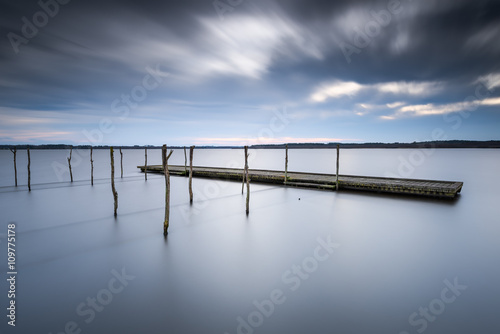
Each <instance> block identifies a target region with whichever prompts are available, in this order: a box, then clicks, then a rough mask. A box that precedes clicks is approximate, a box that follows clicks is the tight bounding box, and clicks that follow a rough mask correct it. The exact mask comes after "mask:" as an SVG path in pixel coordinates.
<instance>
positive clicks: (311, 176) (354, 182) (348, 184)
mask: <svg viewBox="0 0 500 334" xmlns="http://www.w3.org/2000/svg"><path fill="white" fill-rule="evenodd" d="M137 167H138V168H140V169H141V170H142V171H144V170H145V167H144V166H137ZM147 170H148V171H149V172H156V173H162V172H163V168H162V166H161V165H154V166H147ZM169 171H170V174H171V175H178V176H181V175H185V171H184V166H169ZM243 172H244V170H243V169H238V168H219V167H200V166H198V167H195V166H193V177H203V178H211V179H220V180H228V181H232V180H234V181H240V182H241V179H242V177H243ZM248 174H249V177H250V179H251V180H252V182H254V183H266V184H283V183H284V180H285V172H283V171H274V170H262V169H250V170H249V171H248ZM287 176H288V182H287V185H290V186H294V187H303V188H311V189H329V190H333V189H336V175H335V174H321V173H303V172H290V171H287ZM338 179H339V182H340V184H341V185H342V189H350V190H361V191H374V192H380V193H392V194H408V195H417V196H426V197H442V198H455V197H456V196H457V194H458V193H460V191H461V190H462V186H463V182H450V181H436V180H419V179H399V178H387V177H368V176H355V175H339V176H338Z"/></svg>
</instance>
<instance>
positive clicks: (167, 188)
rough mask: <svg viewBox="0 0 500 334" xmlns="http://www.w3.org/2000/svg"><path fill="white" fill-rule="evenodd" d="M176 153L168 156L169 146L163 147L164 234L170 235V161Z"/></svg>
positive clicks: (171, 151)
mask: <svg viewBox="0 0 500 334" xmlns="http://www.w3.org/2000/svg"><path fill="white" fill-rule="evenodd" d="M172 153H174V151H173V150H170V153H169V154H168V156H167V145H165V144H164V145H163V146H162V148H161V162H162V166H163V175H164V176H165V220H164V222H163V234H164V235H167V234H168V225H169V218H170V173H169V171H168V159H169V158H170V156H171V155H172Z"/></svg>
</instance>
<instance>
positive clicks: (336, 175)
mask: <svg viewBox="0 0 500 334" xmlns="http://www.w3.org/2000/svg"><path fill="white" fill-rule="evenodd" d="M339 157H340V145H338V144H337V172H336V173H335V190H339Z"/></svg>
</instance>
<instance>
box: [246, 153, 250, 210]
mask: <svg viewBox="0 0 500 334" xmlns="http://www.w3.org/2000/svg"><path fill="white" fill-rule="evenodd" d="M245 174H246V176H245V178H246V181H247V215H248V213H249V212H250V180H249V177H248V146H245Z"/></svg>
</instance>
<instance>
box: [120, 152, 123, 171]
mask: <svg viewBox="0 0 500 334" xmlns="http://www.w3.org/2000/svg"><path fill="white" fill-rule="evenodd" d="M120 168H121V174H120V178H122V179H123V153H122V148H121V147H120Z"/></svg>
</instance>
